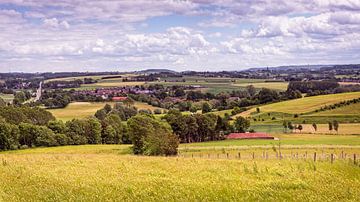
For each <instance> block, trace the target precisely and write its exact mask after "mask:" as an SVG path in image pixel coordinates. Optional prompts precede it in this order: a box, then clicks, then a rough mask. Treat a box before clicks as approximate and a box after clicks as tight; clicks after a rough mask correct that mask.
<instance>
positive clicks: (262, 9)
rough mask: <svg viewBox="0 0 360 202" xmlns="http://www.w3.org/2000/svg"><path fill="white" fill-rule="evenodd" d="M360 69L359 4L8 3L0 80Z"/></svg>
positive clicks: (254, 0)
mask: <svg viewBox="0 0 360 202" xmlns="http://www.w3.org/2000/svg"><path fill="white" fill-rule="evenodd" d="M340 63H347V64H348V63H360V0H314V1H311V0H218V1H216V0H213V1H210V0H193V1H190V0H189V1H188V0H56V1H55V0H0V72H9V71H23V72H37V71H39V72H44V71H127V70H139V69H145V68H168V69H174V70H179V71H180V70H209V71H217V70H240V69H244V68H248V67H261V66H277V65H290V64H291V65H303V64H340Z"/></svg>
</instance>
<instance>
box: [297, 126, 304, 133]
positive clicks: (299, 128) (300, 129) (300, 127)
mask: <svg viewBox="0 0 360 202" xmlns="http://www.w3.org/2000/svg"><path fill="white" fill-rule="evenodd" d="M297 129H298V130H299V131H300V133H301V131H302V129H303V126H302V125H301V124H299V125H298V127H297Z"/></svg>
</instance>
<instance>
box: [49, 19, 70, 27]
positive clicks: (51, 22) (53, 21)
mask: <svg viewBox="0 0 360 202" xmlns="http://www.w3.org/2000/svg"><path fill="white" fill-rule="evenodd" d="M43 23H44V26H45V27H48V28H54V29H58V28H61V29H69V28H70V25H69V23H68V22H67V21H65V20H64V21H59V20H58V19H57V18H51V19H44V22H43Z"/></svg>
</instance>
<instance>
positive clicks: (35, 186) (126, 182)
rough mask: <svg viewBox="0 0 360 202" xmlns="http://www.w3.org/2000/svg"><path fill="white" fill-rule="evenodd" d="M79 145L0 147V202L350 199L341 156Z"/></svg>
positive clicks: (350, 176)
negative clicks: (182, 152) (165, 152)
mask: <svg viewBox="0 0 360 202" xmlns="http://www.w3.org/2000/svg"><path fill="white" fill-rule="evenodd" d="M128 148H129V146H126V145H125V146H119V145H85V146H72V147H69V146H68V147H56V148H38V149H29V150H21V151H16V152H6V153H0V159H1V161H2V163H1V164H0V178H1V179H2V180H1V181H0V200H1V201H105V200H115V201H189V200H191V201H199V200H200V201H233V200H235V201H239V200H242V201H259V200H261V201H263V200H267V201H279V200H280V201H344V200H345V201H356V200H357V199H358V198H359V197H360V192H359V191H358V190H359V189H360V181H359V180H360V169H359V167H358V166H356V165H354V164H352V163H349V162H348V161H344V160H338V161H335V162H334V163H333V164H331V163H330V162H328V161H326V162H325V161H320V162H316V163H314V162H313V161H311V160H289V159H283V160H260V159H257V160H254V161H253V160H238V159H205V158H183V157H139V156H132V155H121V154H122V153H123V152H124V151H127V150H128Z"/></svg>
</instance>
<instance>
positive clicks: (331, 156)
mask: <svg viewBox="0 0 360 202" xmlns="http://www.w3.org/2000/svg"><path fill="white" fill-rule="evenodd" d="M330 161H331V163H333V161H334V154H330Z"/></svg>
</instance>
